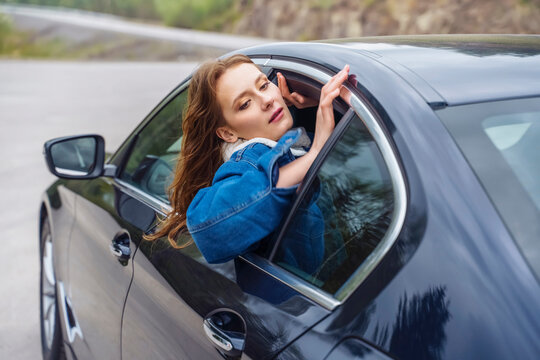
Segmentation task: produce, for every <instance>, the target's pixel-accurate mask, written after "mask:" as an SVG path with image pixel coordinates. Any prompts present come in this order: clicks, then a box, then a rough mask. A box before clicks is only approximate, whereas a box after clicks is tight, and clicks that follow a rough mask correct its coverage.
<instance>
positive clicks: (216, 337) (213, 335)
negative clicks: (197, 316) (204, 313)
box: [203, 319, 233, 351]
mask: <svg viewBox="0 0 540 360" xmlns="http://www.w3.org/2000/svg"><path fill="white" fill-rule="evenodd" d="M212 327H213V326H212V325H211V324H210V323H209V320H208V319H206V320H204V321H203V329H204V333H205V334H206V336H207V337H208V339H210V341H212V343H213V344H215V345H216V346H217V347H219V348H220V349H223V350H225V351H231V350H232V349H233V346H232V343H231V342H230V341H229V339H227V338H225V337H224V336H221V335H220V334H218V333H217V332H215V331H214V330H213V329H212Z"/></svg>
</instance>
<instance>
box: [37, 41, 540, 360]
mask: <svg viewBox="0 0 540 360" xmlns="http://www.w3.org/2000/svg"><path fill="white" fill-rule="evenodd" d="M240 52H241V53H244V54H246V55H248V56H250V57H252V58H253V60H254V61H255V62H256V63H257V64H259V66H260V67H261V70H262V71H264V72H265V73H266V74H268V76H269V78H270V79H271V80H272V79H273V80H274V81H275V74H276V72H277V71H279V72H281V73H283V74H284V75H285V76H286V77H287V79H288V83H289V85H290V87H291V88H292V89H293V90H296V91H299V92H301V93H304V94H310V96H313V95H317V94H318V91H319V90H320V87H321V85H322V84H323V83H324V82H325V81H327V80H328V79H329V78H330V77H331V76H332V75H333V74H334V73H335V72H336V71H337V70H338V69H341V68H342V67H343V66H344V65H345V64H346V63H347V64H350V66H351V74H354V75H355V76H356V81H357V82H356V83H354V84H353V83H350V82H349V83H347V85H346V86H347V87H348V89H349V90H350V91H351V93H352V97H351V99H350V104H349V103H347V102H344V101H341V100H338V101H336V102H335V104H334V110H335V113H336V119H337V125H336V129H335V131H334V133H333V135H332V137H331V138H330V139H329V141H328V143H327V145H326V146H325V149H324V150H323V151H322V152H321V154H320V156H319V158H318V159H317V160H316V161H315V162H314V164H313V166H312V168H311V169H310V171H309V173H308V175H307V176H306V178H305V179H304V181H303V183H302V185H301V187H300V190H299V191H298V194H297V195H296V198H295V200H294V203H293V206H292V208H291V210H290V212H289V213H287V214H284V219H283V221H282V224H281V225H280V227H279V228H278V229H277V230H276V231H275V232H274V233H273V234H272V235H271V236H269V237H268V238H267V239H264V240H263V241H262V242H261V244H260V246H259V247H258V248H257V249H254V250H253V251H252V252H250V253H247V254H244V255H242V256H240V257H238V258H236V259H234V260H231V261H229V262H227V263H224V264H208V263H206V262H205V260H204V258H203V257H202V256H201V254H200V252H199V251H198V249H197V248H196V246H195V245H193V244H192V245H190V246H187V247H185V248H183V249H175V248H173V247H171V246H170V244H169V243H168V242H167V241H166V239H161V240H157V241H155V242H147V241H144V240H142V235H143V233H144V232H146V231H149V230H150V229H151V228H152V226H154V225H155V223H156V218H157V216H160V215H163V214H164V210H166V209H167V208H168V199H167V193H166V187H167V185H168V183H169V182H170V179H171V177H170V174H171V173H172V171H173V169H174V165H175V161H176V158H177V155H178V153H179V151H180V144H181V136H182V134H181V123H182V109H183V106H184V104H185V102H186V101H187V85H188V84H189V78H188V79H186V80H185V81H184V82H182V83H181V84H180V85H179V86H178V87H177V88H176V89H175V90H173V92H172V93H171V94H169V95H168V96H167V97H166V98H165V99H164V100H163V101H162V102H161V103H160V104H159V105H158V106H157V107H156V108H155V109H154V110H153V111H152V112H151V113H150V114H149V115H148V116H147V117H146V118H145V119H144V120H143V121H142V123H141V124H140V125H139V126H138V127H137V128H136V129H135V130H134V131H133V133H132V134H131V135H129V136H128V137H127V139H126V141H125V142H124V143H123V144H122V145H121V146H120V148H119V149H118V150H117V151H116V152H115V153H114V154H113V155H112V156H111V157H110V159H108V160H107V162H106V163H105V164H104V161H103V157H104V155H103V154H104V153H103V141H102V139H101V138H100V137H99V136H95V135H92V136H90V137H74V138H62V139H56V140H52V141H51V142H48V143H47V145H46V157H47V161H48V165H49V168H50V170H51V171H52V172H53V173H55V174H56V175H58V176H59V177H60V178H61V179H59V180H58V181H57V182H55V183H54V184H53V185H52V186H51V187H50V188H49V189H48V190H47V191H46V193H45V194H44V196H43V202H42V205H41V216H40V224H41V237H40V241H41V254H42V287H41V294H42V295H41V310H42V334H43V337H42V340H43V342H42V345H43V349H44V357H46V358H57V357H58V356H59V354H60V353H62V352H65V355H66V356H67V357H68V358H79V359H86V358H96V359H102V358H111V359H116V358H118V359H119V358H122V357H123V358H129V359H131V358H137V359H148V358H152V359H157V358H163V359H165V358H180V359H223V358H240V357H241V358H243V359H269V358H278V359H346V358H347V359H348V358H350V359H390V358H399V359H457V358H459V359H479V358H485V359H508V358H520V359H537V358H538V357H539V356H540V343H539V342H538V337H539V336H540V321H539V320H538V316H536V315H537V314H538V313H539V311H540V286H539V283H538V278H539V277H540V244H539V243H538V239H539V238H540V210H539V207H540V192H539V190H538V189H540V180H539V179H540V168H539V164H540V163H539V162H538V161H537V157H538V156H537V154H538V153H540V148H539V146H540V145H539V144H540V83H539V82H538V79H539V78H540V37H538V36H508V37H504V36H503V37H490V36H485V37H467V36H460V37H458V36H455V37H445V36H439V37H396V38H393V37H388V38H371V39H370V38H366V39H362V40H358V41H357V40H350V39H345V40H338V41H334V42H332V43H300V44H286V43H284V44H270V45H263V46H258V47H254V48H249V49H244V50H241V51H240ZM294 117H295V122H296V124H297V125H298V126H303V127H305V128H306V129H307V130H308V131H310V130H312V129H313V126H314V124H313V121H312V119H313V113H312V112H310V110H296V111H294ZM81 139H82V140H81ZM90 139H92V140H93V141H94V142H95V146H94V147H93V148H92V147H91V148H89V147H88V144H89V142H91V141H92V140H90ZM100 139H101V140H100ZM55 146H56V149H59V150H60V152H61V153H66V154H67V155H65V156H64V155H62V154H56V155H54V154H52V152H51V148H55ZM73 148H75V150H74V151H72V150H73ZM69 149H71V150H69ZM92 152H93V153H94V154H95V155H94V156H93V160H92V161H90V162H89V161H88V159H89V158H91V157H89V155H88V154H91V153H92ZM74 153H75V155H76V156H75V157H73V154H74ZM77 154H80V155H81V156H78V155H77ZM70 155H71V156H72V157H71V158H70V157H69V156H70ZM57 159H62V160H58V161H57ZM81 161H82V162H81ZM60 162H61V165H62V166H55V165H60ZM59 169H64V171H61V170H59ZM70 170H72V171H75V172H70ZM313 204H315V205H316V207H317V209H318V210H319V217H318V219H319V220H320V221H322V223H320V225H323V226H318V225H317V224H314V223H310V222H309V221H307V220H306V217H303V216H302V214H303V213H304V212H305V211H307V210H308V209H309V208H310V206H312V205H313ZM306 221H307V222H306ZM298 231H301V232H302V233H301V234H300V235H299V234H298ZM298 236H308V237H312V238H313V239H320V240H321V241H322V242H317V241H314V243H313V244H314V248H313V252H311V253H310V252H306V253H305V254H304V256H305V258H302V259H299V258H298V251H296V250H295V246H297V242H295V239H298ZM187 240H189V234H183V235H182V238H180V239H178V242H179V243H186V242H187ZM223 241H224V242H226V241H235V239H234V238H233V237H232V236H230V234H223ZM315 245H316V246H315ZM319 245H320V246H321V247H318V246H319ZM303 251H304V250H303ZM291 254H292V255H291ZM62 345H63V347H62Z"/></svg>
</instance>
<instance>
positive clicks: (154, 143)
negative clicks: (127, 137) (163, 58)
mask: <svg viewBox="0 0 540 360" xmlns="http://www.w3.org/2000/svg"><path fill="white" fill-rule="evenodd" d="M186 101H187V91H183V92H181V93H180V94H178V95H177V96H176V97H175V98H173V99H172V100H171V101H170V102H169V103H168V104H167V105H165V106H164V107H163V108H162V109H161V110H160V111H159V112H158V113H157V114H156V116H155V117H154V118H153V119H152V120H151V121H150V123H149V124H148V125H147V126H145V127H144V129H143V130H142V131H141V132H140V133H139V134H138V135H137V138H136V143H135V144H134V146H133V151H132V152H131V154H130V156H129V158H128V160H127V162H126V165H125V167H124V170H123V171H122V173H121V175H120V179H122V180H124V181H126V182H128V183H130V184H131V185H133V186H135V187H137V188H139V189H140V190H142V191H144V192H145V193H148V194H150V195H152V196H155V197H157V198H159V199H160V200H162V201H164V202H166V203H168V202H169V199H168V196H167V187H168V186H169V184H170V183H171V181H172V178H173V170H174V167H175V165H176V160H177V158H178V154H179V152H180V144H181V139H182V110H183V108H184V105H185V104H186Z"/></svg>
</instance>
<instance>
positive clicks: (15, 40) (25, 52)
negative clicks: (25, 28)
mask: <svg viewBox="0 0 540 360" xmlns="http://www.w3.org/2000/svg"><path fill="white" fill-rule="evenodd" d="M64 49H65V45H64V43H63V42H62V41H61V40H60V39H51V40H46V41H44V40H37V39H36V38H35V37H34V36H33V35H32V34H31V33H27V32H21V31H16V30H15V29H14V28H13V25H12V23H11V19H10V18H9V17H7V16H6V15H4V14H0V57H3V58H14V59H20V58H62V57H64V56H63V54H64Z"/></svg>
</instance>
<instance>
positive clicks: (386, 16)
mask: <svg viewBox="0 0 540 360" xmlns="http://www.w3.org/2000/svg"><path fill="white" fill-rule="evenodd" d="M236 6H237V9H238V12H240V13H241V14H243V15H242V17H241V18H240V19H239V20H238V21H237V22H236V23H235V24H230V25H229V26H228V28H226V29H224V30H225V31H231V32H234V33H239V34H246V35H254V36H261V37H269V38H275V39H283V40H312V39H328V38H337V37H357V36H371V35H400V34H448V33H453V34H459V33H464V34H466V33H486V34H500V33H536V34H538V33H540V0H497V1H493V0H272V1H266V0H251V1H248V0H241V1H239V2H238V3H237V4H236Z"/></svg>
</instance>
